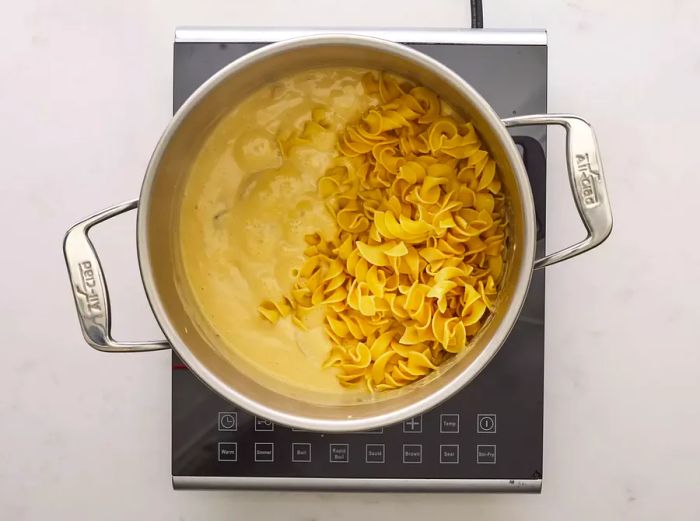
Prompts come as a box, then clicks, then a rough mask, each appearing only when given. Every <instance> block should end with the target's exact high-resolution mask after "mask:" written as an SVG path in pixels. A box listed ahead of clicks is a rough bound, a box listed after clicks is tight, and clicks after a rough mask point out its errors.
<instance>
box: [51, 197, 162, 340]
mask: <svg viewBox="0 0 700 521" xmlns="http://www.w3.org/2000/svg"><path fill="white" fill-rule="evenodd" d="M137 206H138V199H137V200H134V201H129V202H126V203H122V204H118V205H117V206H113V207H112V208H107V209H106V210H103V211H101V212H98V213H96V214H95V215H92V216H90V217H88V218H87V219H85V220H84V221H81V222H79V223H78V224H76V225H75V226H73V227H72V228H71V229H70V230H68V232H67V233H66V237H65V239H64V240H63V254H64V255H65V257H66V265H67V266H68V277H69V278H70V283H71V290H72V291H73V298H74V299H75V306H76V308H77V310H78V319H79V320H80V328H81V329H82V331H83V336H84V337H85V340H86V341H87V343H88V344H90V346H92V347H94V348H95V349H97V350H98V351H106V352H109V353H131V352H137V351H157V350H159V349H169V348H170V344H169V343H168V342H165V341H163V340H159V341H149V342H117V341H116V340H114V339H113V338H112V336H111V329H112V322H111V312H110V306H109V292H108V291H107V283H106V282H105V279H104V275H103V272H102V266H101V265H100V259H99V258H98V257H97V253H96V252H95V247H94V246H93V245H92V242H90V238H89V237H88V231H89V230H90V228H92V227H93V226H95V225H96V224H99V223H101V222H103V221H106V220H107V219H110V218H112V217H114V216H116V215H119V214H121V213H124V212H127V211H129V210H133V209H134V208H136V207H137Z"/></svg>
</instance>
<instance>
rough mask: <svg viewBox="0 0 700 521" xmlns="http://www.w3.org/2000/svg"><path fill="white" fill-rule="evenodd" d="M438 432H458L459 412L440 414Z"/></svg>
mask: <svg viewBox="0 0 700 521" xmlns="http://www.w3.org/2000/svg"><path fill="white" fill-rule="evenodd" d="M440 432H441V433H443V434H450V433H452V434H457V433H459V414H441V415H440Z"/></svg>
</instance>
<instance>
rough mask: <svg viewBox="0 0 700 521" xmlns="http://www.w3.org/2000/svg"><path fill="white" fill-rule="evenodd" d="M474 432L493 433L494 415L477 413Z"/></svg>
mask: <svg viewBox="0 0 700 521" xmlns="http://www.w3.org/2000/svg"><path fill="white" fill-rule="evenodd" d="M476 432H477V433H479V434H494V433H495V432H496V415H495V414H477V416H476Z"/></svg>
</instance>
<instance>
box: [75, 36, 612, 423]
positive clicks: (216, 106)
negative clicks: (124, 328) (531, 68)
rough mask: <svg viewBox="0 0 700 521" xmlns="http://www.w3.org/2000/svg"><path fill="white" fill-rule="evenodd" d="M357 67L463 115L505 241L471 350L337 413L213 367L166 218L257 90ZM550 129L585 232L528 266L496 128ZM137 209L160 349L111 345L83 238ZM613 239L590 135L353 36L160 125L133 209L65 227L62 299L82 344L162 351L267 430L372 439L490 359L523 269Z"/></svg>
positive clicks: (529, 253) (506, 149)
mask: <svg viewBox="0 0 700 521" xmlns="http://www.w3.org/2000/svg"><path fill="white" fill-rule="evenodd" d="M326 66H343V67H347V66H358V67H364V68H369V69H379V70H386V71H394V72H397V73H400V74H401V75H402V76H404V77H407V78H409V79H411V80H414V81H416V82H418V83H420V84H422V85H424V86H426V87H428V88H429V89H432V90H433V91H434V92H435V93H437V94H438V95H439V96H441V97H442V98H443V99H445V100H446V101H447V102H448V103H450V105H451V106H452V107H454V108H456V109H457V110H459V111H461V112H463V113H464V114H465V115H466V116H467V117H468V118H469V119H470V120H471V121H472V122H473V123H474V125H475V127H476V128H477V129H478V131H479V134H480V137H481V139H482V141H483V142H484V143H485V144H486V146H487V148H488V149H489V150H490V151H491V153H492V156H493V158H494V159H495V160H496V162H497V165H498V168H499V170H500V174H501V179H502V182H503V186H504V190H505V191H506V193H507V196H508V198H509V203H510V212H511V219H512V230H511V231H512V241H511V245H510V251H509V253H508V256H509V257H508V259H507V263H508V270H507V272H506V275H505V276H504V279H503V282H502V288H501V291H500V295H499V300H498V303H497V307H496V311H495V313H494V314H493V316H492V317H491V319H490V320H489V321H488V323H487V324H486V326H485V327H484V328H483V330H482V331H481V332H480V333H479V335H477V337H476V338H475V339H474V340H473V342H474V346H473V348H472V349H471V350H470V351H469V352H467V353H466V354H465V355H463V356H458V357H456V358H454V359H452V360H451V361H450V362H448V363H447V364H445V365H444V366H443V367H441V368H440V370H439V371H437V372H435V373H434V374H432V375H430V376H429V377H427V378H425V379H423V380H421V381H419V382H417V383H414V384H411V385H409V386H407V387H405V388H402V389H398V390H395V391H387V392H382V393H378V394H377V395H375V396H369V395H368V396H367V398H366V399H365V400H362V401H357V398H356V397H355V398H354V401H353V402H352V403H338V404H337V405H328V404H320V403H319V402H318V401H315V400H314V397H313V396H305V395H303V394H300V393H299V392H295V393H289V392H285V390H284V389H283V388H279V387H275V386H271V385H267V384H264V383H261V382H262V380H261V379H260V378H258V377H257V376H258V375H255V374H253V372H252V371H251V370H250V369H249V368H246V367H243V366H242V365H238V364H233V363H231V362H230V361H228V360H227V359H225V358H223V357H222V356H221V355H220V354H219V353H218V351H217V350H216V349H214V347H213V346H212V345H211V343H210V342H208V341H207V337H208V335H207V331H206V328H207V326H206V325H205V324H203V323H201V321H198V320H197V317H196V316H195V314H194V313H191V312H188V310H191V309H192V308H191V305H190V304H189V303H188V302H187V301H186V300H187V299H186V298H184V297H183V296H182V293H183V292H180V291H178V281H181V280H183V274H182V268H181V267H180V266H179V262H178V256H177V252H178V251H179V249H178V246H177V242H176V234H174V233H172V230H173V229H175V228H176V222H175V220H176V216H177V215H178V213H179V212H178V210H179V205H180V202H181V195H182V188H183V186H184V181H185V179H186V177H187V175H188V172H189V170H190V166H191V164H192V162H193V160H194V158H195V156H196V154H197V152H198V150H199V147H200V145H201V144H202V142H203V140H204V139H205V138H206V136H207V134H208V132H207V129H208V128H210V127H211V126H212V124H213V123H215V122H216V121H217V120H218V119H219V118H220V117H222V116H223V115H224V114H226V113H227V112H228V111H229V110H230V109H231V108H232V107H234V106H235V105H236V104H237V103H238V102H239V101H241V100H242V99H243V98H245V97H246V96H247V95H248V94H250V93H251V92H252V91H253V90H255V89H256V88H258V87H259V86H261V85H262V84H265V83H268V82H271V81H274V80H275V79H277V78H280V77H282V76H286V75H289V74H292V73H295V72H299V71H302V70H306V69H310V68H317V67H326ZM551 124H555V125H561V126H563V127H564V128H565V129H566V133H567V162H568V170H569V172H568V174H569V178H570V181H571V188H572V193H573V196H574V200H575V201H576V205H577V207H578V210H579V213H580V215H581V218H582V220H583V222H584V224H585V226H586V228H587V230H588V236H587V238H586V239H585V240H583V241H581V242H579V243H578V244H575V245H573V246H570V247H568V248H565V249H564V250H562V251H559V252H557V253H554V254H552V255H548V256H546V257H544V258H541V259H535V235H536V230H535V226H536V225H535V212H534V205H533V199H532V193H531V190H530V185H529V182H528V178H527V174H526V172H525V167H524V165H523V162H522V159H521V157H520V155H519V154H518V151H517V149H516V146H515V144H514V143H513V140H512V139H511V137H510V135H509V134H508V131H507V128H506V127H512V126H518V125H551ZM137 206H138V222H137V244H138V258H139V265H140V268H141V275H142V278H143V283H144V287H145V289H146V294H147V296H148V299H149V301H150V304H151V307H152V309H153V313H154V314H155V316H156V319H157V320H158V323H159V324H160V326H161V328H162V330H163V332H164V333H165V336H166V338H167V341H158V342H117V341H115V340H113V339H112V338H111V337H110V309H109V298H108V294H107V286H106V284H105V280H104V277H103V274H102V270H101V268H100V263H99V260H98V257H97V254H96V253H95V250H94V248H93V246H92V244H91V243H90V241H89V239H88V237H87V232H88V230H89V229H90V228H91V227H92V226H94V225H95V224H98V223H100V222H102V221H104V220H106V219H109V218H110V217H113V216H115V215H118V214H120V213H122V212H125V211H127V210H131V209H133V208H136V207H137ZM611 229H612V215H611V212H610V205H609V202H608V196H607V192H606V188H605V181H604V178H603V167H602V165H601V162H600V156H599V153H598V147H597V144H596V140H595V136H594V134H593V130H592V129H591V127H590V126H589V125H588V124H587V123H586V122H585V121H584V120H583V119H581V118H578V117H576V116H568V115H532V116H522V117H515V118H508V119H505V120H500V119H499V118H498V116H497V115H496V113H495V112H494V111H493V109H492V108H491V107H490V106H489V104H488V103H487V102H486V101H485V100H484V99H483V98H482V97H481V96H480V95H479V93H477V92H476V91H475V90H474V89H473V88H472V87H471V86H470V85H469V84H467V83H466V82H465V81H464V80H463V79H462V78H460V77H459V76H457V75H456V74H455V73H454V72H452V71H451V70H449V69H448V68H446V67H445V66H443V65H441V64H440V63H438V62H436V61H435V60H433V59H431V58H429V57H427V56H425V55H423V54H421V53H419V52H417V51H414V50H412V49H409V48H408V47H405V46H403V45H400V44H395V43H390V42H387V41H384V40H378V39H374V38H368V37H362V36H348V35H334V36H328V35H324V36H311V37H305V38H298V39H293V40H287V41H283V42H280V43H276V44H272V45H269V46H267V47H264V48H262V49H260V50H257V51H255V52H252V53H250V54H248V55H246V56H244V57H242V58H240V59H238V60H236V61H235V62H233V63H231V64H230V65H228V66H227V67H225V68H224V69H222V70H221V71H220V72H218V73H217V74H216V75H214V76H213V77H212V78H210V79H209V80H208V81H207V82H206V83H204V84H203V85H202V86H201V87H200V88H199V89H198V90H197V91H196V92H195V93H194V94H192V96H191V97H190V98H189V99H188V100H187V101H186V102H185V104H184V105H183V106H182V108H181V109H180V110H179V111H178V112H177V114H175V116H174V117H173V119H172V121H171V122H170V124H169V125H168V127H167V129H166V130H165V133H164V134H163V136H162V138H161V140H160V142H159V143H158V145H157V147H156V149H155V151H154V153H153V157H152V158H151V162H150V164H149V166H148V170H147V172H146V176H145V179H144V182H143V187H142V190H141V195H140V198H139V200H138V201H132V202H128V203H125V204H122V205H118V206H115V207H113V208H110V209H108V210H105V211H103V212H100V213H98V214H96V215H93V216H92V217H89V218H88V219H86V220H84V221H82V222H81V223H79V224H77V225H75V226H74V227H73V228H71V229H70V230H69V231H68V233H67V235H66V238H65V243H64V252H65V257H66V262H67V264H68V271H69V275H70V279H71V285H72V289H73V295H74V297H75V302H76V306H77V308H78V315H79V318H80V324H81V327H82V330H83V334H84V336H85V339H86V340H87V342H88V343H89V344H90V345H91V346H92V347H94V348H95V349H99V350H101V351H109V352H132V351H151V350H156V349H165V348H169V347H171V346H172V348H173V349H175V350H176V351H177V353H178V355H179V356H180V357H181V358H182V360H183V361H184V362H185V363H186V364H187V365H188V367H189V368H190V369H191V370H192V371H193V372H194V373H195V374H196V375H197V376H198V377H199V378H201V379H202V380H203V381H204V382H205V383H206V384H207V385H209V386H210V387H211V388H212V389H214V390H215V391H216V392H218V393H219V394H220V395H222V396H223V397H225V398H227V399H228V400H230V401H231V402H233V403H235V404H237V405H239V406H240V407H243V408H245V409H247V410H249V411H251V412H252V413H254V414H256V415H258V416H262V417H265V418H269V419H271V420H273V421H275V422H278V423H281V424H285V425H290V426H293V427H298V428H302V429H309V430H319V431H326V432H337V431H352V430H365V429H372V428H376V427H380V426H384V425H388V424H391V423H395V422H397V421H400V420H402V419H405V418H408V417H411V416H415V415H418V414H420V413H422V412H423V411H426V410H427V409H430V408H432V407H433V406H435V405H436V404H438V403H439V402H441V401H443V400H445V399H446V398H448V397H449V396H451V395H452V394H454V393H455V392H456V391H458V390H459V389H460V388H461V387H463V386H464V385H466V384H468V383H469V382H470V381H471V380H472V379H473V378H474V377H475V376H476V375H477V374H478V373H479V372H480V371H481V370H482V369H483V368H484V367H485V366H486V365H487V364H488V363H489V361H490V360H491V359H492V358H493V356H494V355H495V354H496V352H497V351H498V349H499V348H500V346H501V345H502V344H503V342H504V340H505V339H506V337H507V335H508V333H509V332H510V330H511V328H512V326H513V324H514V323H515V321H516V320H517V318H518V314H519V312H520V309H521V306H522V304H523V301H524V299H525V296H526V294H527V290H528V286H529V283H530V278H531V275H532V270H533V269H537V268H543V267H545V266H547V265H550V264H554V263H556V262H560V261H562V260H565V259H568V258H571V257H573V256H575V255H578V254H580V253H583V252H584V251H586V250H589V249H591V248H594V247H595V246H597V245H598V244H600V243H601V242H603V241H604V240H605V239H606V238H607V236H608V235H609V234H610V231H611Z"/></svg>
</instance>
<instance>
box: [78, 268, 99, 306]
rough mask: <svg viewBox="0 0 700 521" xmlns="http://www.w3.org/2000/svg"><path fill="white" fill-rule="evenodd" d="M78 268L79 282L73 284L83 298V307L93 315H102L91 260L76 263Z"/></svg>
mask: <svg viewBox="0 0 700 521" xmlns="http://www.w3.org/2000/svg"><path fill="white" fill-rule="evenodd" d="M78 268H79V269H80V284H76V285H75V291H76V293H78V294H79V295H82V296H83V298H84V299H85V308H86V310H87V312H88V313H90V314H91V315H92V316H93V317H98V316H100V315H102V313H103V309H102V302H101V301H100V295H99V293H98V291H97V280H96V279H95V271H94V269H93V268H92V262H91V261H83V262H79V263H78Z"/></svg>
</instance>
